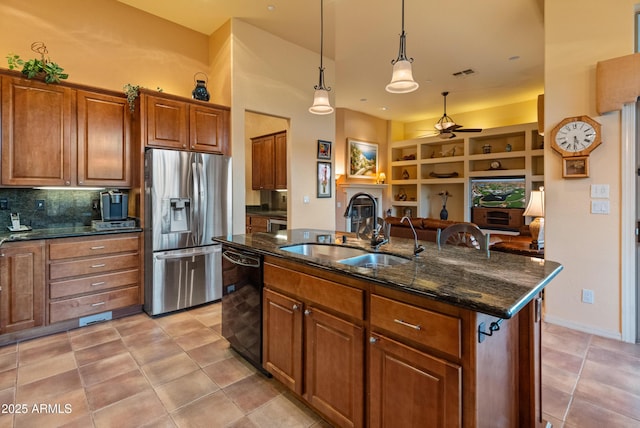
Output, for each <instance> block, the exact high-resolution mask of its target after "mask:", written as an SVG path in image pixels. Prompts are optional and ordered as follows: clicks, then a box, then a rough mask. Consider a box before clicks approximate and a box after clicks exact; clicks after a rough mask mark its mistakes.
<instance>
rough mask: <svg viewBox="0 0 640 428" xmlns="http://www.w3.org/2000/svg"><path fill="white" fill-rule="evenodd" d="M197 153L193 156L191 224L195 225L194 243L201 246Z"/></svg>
mask: <svg viewBox="0 0 640 428" xmlns="http://www.w3.org/2000/svg"><path fill="white" fill-rule="evenodd" d="M196 156H197V153H192V154H191V177H192V179H191V180H192V181H191V191H192V192H193V209H192V210H191V224H192V225H193V243H194V244H195V245H201V244H202V242H201V239H200V234H201V231H200V228H201V223H202V218H201V215H200V189H199V184H200V179H199V173H198V159H197V158H196Z"/></svg>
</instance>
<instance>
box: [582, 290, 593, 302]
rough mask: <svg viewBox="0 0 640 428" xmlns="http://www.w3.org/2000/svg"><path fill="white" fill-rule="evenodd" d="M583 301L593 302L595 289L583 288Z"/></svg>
mask: <svg viewBox="0 0 640 428" xmlns="http://www.w3.org/2000/svg"><path fill="white" fill-rule="evenodd" d="M582 303H589V304H593V290H588V289H586V288H583V289H582Z"/></svg>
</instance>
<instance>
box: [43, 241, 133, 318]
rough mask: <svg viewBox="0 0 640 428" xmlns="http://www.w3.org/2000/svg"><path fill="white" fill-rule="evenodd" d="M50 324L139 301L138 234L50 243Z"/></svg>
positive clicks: (124, 306) (48, 260) (130, 304)
mask: <svg viewBox="0 0 640 428" xmlns="http://www.w3.org/2000/svg"><path fill="white" fill-rule="evenodd" d="M48 248H49V251H48V259H47V265H48V266H47V267H48V287H47V288H48V290H47V291H48V292H47V294H48V296H47V298H48V309H49V311H48V313H49V316H48V322H49V323H51V324H53V323H57V322H61V321H66V320H72V319H77V318H81V317H84V316H87V315H92V314H98V313H102V312H106V311H113V310H116V309H121V308H127V307H133V306H138V305H141V303H142V296H141V287H140V284H141V274H140V266H141V258H140V249H141V235H140V234H139V233H122V234H114V235H104V236H91V237H81V238H61V239H52V240H50V241H49V242H48Z"/></svg>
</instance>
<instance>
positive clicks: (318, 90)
mask: <svg viewBox="0 0 640 428" xmlns="http://www.w3.org/2000/svg"><path fill="white" fill-rule="evenodd" d="M323 39H324V1H323V0H320V67H318V68H319V69H320V75H319V77H318V84H317V85H316V86H314V89H315V92H314V93H313V105H312V106H311V107H309V111H310V112H311V113H313V114H330V113H333V107H331V103H330V102H329V91H330V90H331V88H327V87H325V86H324V67H323V66H322V47H323V44H324V43H323Z"/></svg>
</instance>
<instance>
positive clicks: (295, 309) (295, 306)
mask: <svg viewBox="0 0 640 428" xmlns="http://www.w3.org/2000/svg"><path fill="white" fill-rule="evenodd" d="M291 309H293V310H294V311H297V310H298V309H299V306H298V305H296V304H294V305H293V306H292V307H291Z"/></svg>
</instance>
